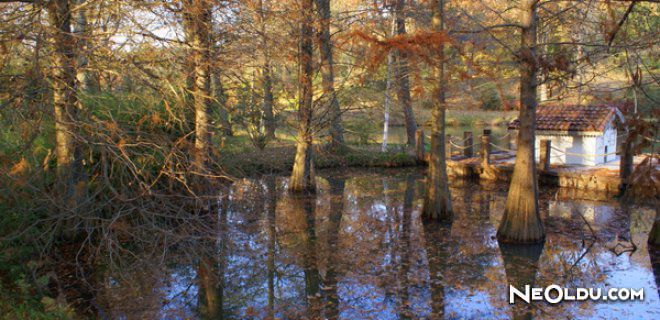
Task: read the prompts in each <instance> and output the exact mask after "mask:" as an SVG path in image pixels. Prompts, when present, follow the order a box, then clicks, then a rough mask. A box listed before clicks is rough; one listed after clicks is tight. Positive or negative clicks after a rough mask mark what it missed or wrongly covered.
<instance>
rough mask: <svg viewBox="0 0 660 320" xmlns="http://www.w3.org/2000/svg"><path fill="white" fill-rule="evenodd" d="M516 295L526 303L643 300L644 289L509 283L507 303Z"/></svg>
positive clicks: (513, 299) (514, 299) (512, 301)
mask: <svg viewBox="0 0 660 320" xmlns="http://www.w3.org/2000/svg"><path fill="white" fill-rule="evenodd" d="M516 297H517V298H518V299H520V300H522V301H524V302H526V303H530V302H531V301H547V302H548V303H551V304H556V303H559V302H562V301H585V300H596V301H629V300H644V289H643V288H642V289H633V288H610V289H607V290H603V289H601V288H575V289H573V290H570V289H569V288H563V287H561V286H559V285H556V284H551V285H549V286H547V287H545V288H539V287H533V288H532V287H531V286H530V285H526V286H525V289H524V291H521V290H518V289H517V288H516V287H514V286H511V285H509V303H510V304H514V303H516Z"/></svg>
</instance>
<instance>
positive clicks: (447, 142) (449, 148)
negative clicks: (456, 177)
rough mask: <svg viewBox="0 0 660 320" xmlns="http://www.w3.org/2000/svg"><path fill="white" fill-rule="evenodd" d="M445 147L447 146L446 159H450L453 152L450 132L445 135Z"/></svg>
mask: <svg viewBox="0 0 660 320" xmlns="http://www.w3.org/2000/svg"><path fill="white" fill-rule="evenodd" d="M445 147H446V148H447V160H451V155H452V153H454V150H453V149H454V148H452V145H451V134H448V135H446V138H445Z"/></svg>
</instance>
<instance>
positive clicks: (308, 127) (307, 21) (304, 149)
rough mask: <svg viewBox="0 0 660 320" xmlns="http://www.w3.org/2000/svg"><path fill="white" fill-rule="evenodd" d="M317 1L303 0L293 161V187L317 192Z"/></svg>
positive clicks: (291, 186)
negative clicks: (314, 57)
mask: <svg viewBox="0 0 660 320" xmlns="http://www.w3.org/2000/svg"><path fill="white" fill-rule="evenodd" d="M313 1H314V0H301V17H302V22H301V25H300V57H299V65H300V66H299V68H300V70H299V76H298V78H299V82H300V83H299V98H298V141H297V143H296V158H295V160H294V163H293V172H292V173H291V181H290V185H289V189H290V190H291V191H298V192H301V191H307V192H314V191H316V181H315V177H314V159H313V152H314V150H313V136H312V102H313V101H312V98H313V96H312V95H313V92H312V77H313V76H314V74H313V73H314V70H313V61H312V53H313V50H314V48H313V45H312V22H313V14H314V8H313Z"/></svg>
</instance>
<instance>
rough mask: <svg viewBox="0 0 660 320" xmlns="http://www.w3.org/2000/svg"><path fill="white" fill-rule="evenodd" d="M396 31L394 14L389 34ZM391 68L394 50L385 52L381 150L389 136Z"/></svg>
mask: <svg viewBox="0 0 660 320" xmlns="http://www.w3.org/2000/svg"><path fill="white" fill-rule="evenodd" d="M395 32H396V15H393V16H392V28H391V31H390V36H392V35H394V33H395ZM392 68H394V52H393V51H390V52H388V53H387V74H386V75H385V76H386V77H387V79H385V111H384V112H383V113H384V117H385V119H384V121H383V146H382V148H381V151H382V152H386V151H387V139H388V136H389V129H390V109H391V108H390V104H391V101H392Z"/></svg>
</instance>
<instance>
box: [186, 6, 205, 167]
mask: <svg viewBox="0 0 660 320" xmlns="http://www.w3.org/2000/svg"><path fill="white" fill-rule="evenodd" d="M183 6H184V8H183V10H184V15H185V16H186V19H185V23H184V28H186V29H188V31H187V32H186V35H187V36H189V39H186V40H187V42H188V44H189V45H190V47H191V55H192V61H193V69H194V72H193V75H192V77H193V88H192V95H193V108H194V110H195V154H194V166H195V170H197V171H198V173H200V174H205V173H207V171H208V162H209V155H210V149H211V132H210V125H209V122H210V116H209V107H210V102H211V99H210V97H211V78H210V65H211V64H210V62H211V61H210V60H211V54H210V49H211V41H210V36H211V23H212V3H211V1H210V0H185V1H184V2H183Z"/></svg>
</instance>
